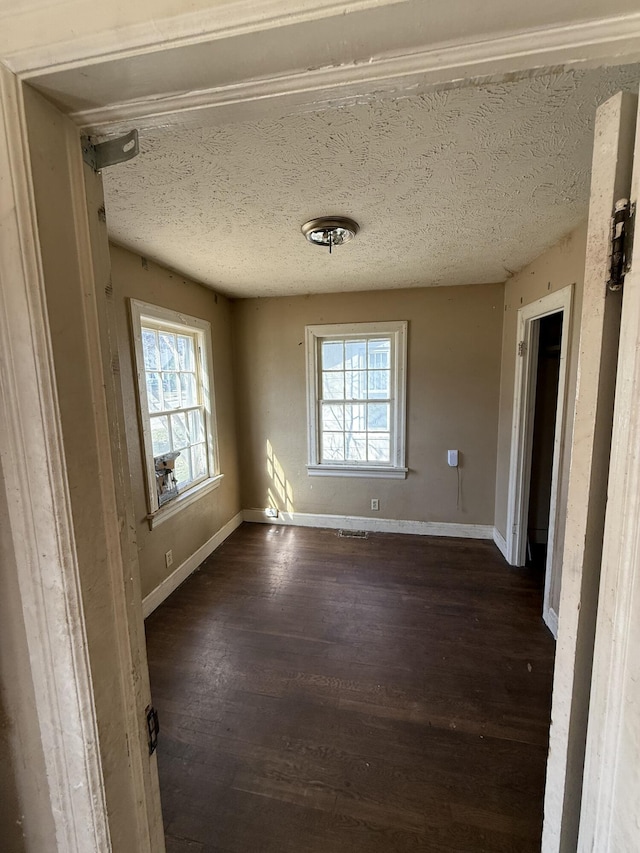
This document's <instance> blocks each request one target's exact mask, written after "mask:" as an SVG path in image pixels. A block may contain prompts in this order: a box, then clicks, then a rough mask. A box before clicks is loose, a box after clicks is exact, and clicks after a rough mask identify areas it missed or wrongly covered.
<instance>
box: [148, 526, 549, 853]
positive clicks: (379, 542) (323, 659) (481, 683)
mask: <svg viewBox="0 0 640 853" xmlns="http://www.w3.org/2000/svg"><path fill="white" fill-rule="evenodd" d="M541 584H542V578H541V576H540V574H536V573H533V572H532V571H531V570H525V569H517V570H514V569H510V568H509V567H507V566H506V564H505V562H504V560H503V559H502V557H501V556H500V554H499V553H498V551H497V550H496V548H495V546H494V545H493V543H490V542H482V541H473V540H456V539H443V538H429V537H421V536H401V535H391V534H370V536H369V538H368V539H365V540H359V539H348V538H344V539H343V538H340V537H338V535H337V533H336V531H332V530H315V529H304V528H294V527H278V526H275V525H274V526H269V525H258V524H254V525H251V524H244V525H242V527H240V528H239V529H238V530H237V531H236V532H235V533H234V534H233V535H232V536H231V537H230V538H229V539H228V540H227V541H226V542H225V543H224V544H223V545H222V546H221V547H220V548H219V549H218V550H217V551H216V552H215V553H214V554H212V555H211V557H210V558H209V559H208V560H207V561H206V562H205V563H204V564H203V566H202V568H201V569H200V570H199V571H198V572H196V574H194V575H193V576H192V577H191V578H189V580H187V581H186V582H185V583H184V584H183V585H182V586H181V587H180V588H179V589H178V590H176V592H175V593H174V594H173V595H172V596H171V597H170V598H169V599H167V601H166V602H165V603H164V604H163V605H162V606H161V607H160V608H158V610H156V611H155V613H153V614H152V615H151V616H150V617H149V619H148V620H147V622H146V629H147V644H148V652H149V666H150V672H151V686H152V693H153V700H154V703H155V706H156V707H157V709H158V711H159V714H160V724H161V732H160V740H159V747H158V760H159V768H160V786H161V794H162V804H163V813H164V819H165V827H166V833H167V850H168V853H379V851H386V853H410V851H411V853H413V851H420V853H452V851H455V853H475V851H487V852H488V851H492V853H493V851H495V853H507V851H508V853H529V851H531V853H533V851H539V849H540V835H541V827H542V798H543V788H544V773H545V763H546V755H547V742H548V728H549V713H550V696H551V682H552V669H553V654H554V643H553V640H552V638H551V636H550V634H549V633H548V631H547V629H546V628H545V626H544V625H543V622H542V619H541V615H540V614H541V608H542V589H541Z"/></svg>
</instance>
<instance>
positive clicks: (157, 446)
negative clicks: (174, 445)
mask: <svg viewBox="0 0 640 853" xmlns="http://www.w3.org/2000/svg"><path fill="white" fill-rule="evenodd" d="M151 445H152V447H153V455H154V456H162V454H163V453H169V452H170V450H171V441H170V439H169V423H168V418H167V416H166V415H161V416H160V417H155V418H151Z"/></svg>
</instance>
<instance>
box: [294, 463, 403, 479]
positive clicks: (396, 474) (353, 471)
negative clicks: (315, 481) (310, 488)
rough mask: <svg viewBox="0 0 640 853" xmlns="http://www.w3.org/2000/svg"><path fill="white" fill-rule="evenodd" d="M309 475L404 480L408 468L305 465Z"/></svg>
mask: <svg viewBox="0 0 640 853" xmlns="http://www.w3.org/2000/svg"><path fill="white" fill-rule="evenodd" d="M307 471H308V472H309V476H310V477H369V478H375V477H385V478H387V479H390V480H406V478H407V473H408V471H409V469H408V468H382V467H378V466H373V465H370V466H367V467H365V466H364V465H307Z"/></svg>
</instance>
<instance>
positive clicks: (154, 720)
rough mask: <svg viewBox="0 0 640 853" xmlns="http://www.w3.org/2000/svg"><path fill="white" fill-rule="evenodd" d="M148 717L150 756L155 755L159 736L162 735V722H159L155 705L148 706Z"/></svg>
mask: <svg viewBox="0 0 640 853" xmlns="http://www.w3.org/2000/svg"><path fill="white" fill-rule="evenodd" d="M146 715H147V733H148V736H149V737H148V743H149V755H153V753H154V752H155V751H156V748H157V746H158V734H159V733H160V722H159V721H158V712H157V711H156V709H155V708H154V707H153V705H148V706H147V710H146Z"/></svg>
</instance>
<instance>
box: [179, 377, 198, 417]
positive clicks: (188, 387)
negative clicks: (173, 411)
mask: <svg viewBox="0 0 640 853" xmlns="http://www.w3.org/2000/svg"><path fill="white" fill-rule="evenodd" d="M180 398H181V400H182V404H181V408H183V409H186V408H188V407H189V406H195V405H197V403H198V399H197V397H196V377H195V375H194V374H193V373H181V374H180Z"/></svg>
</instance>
